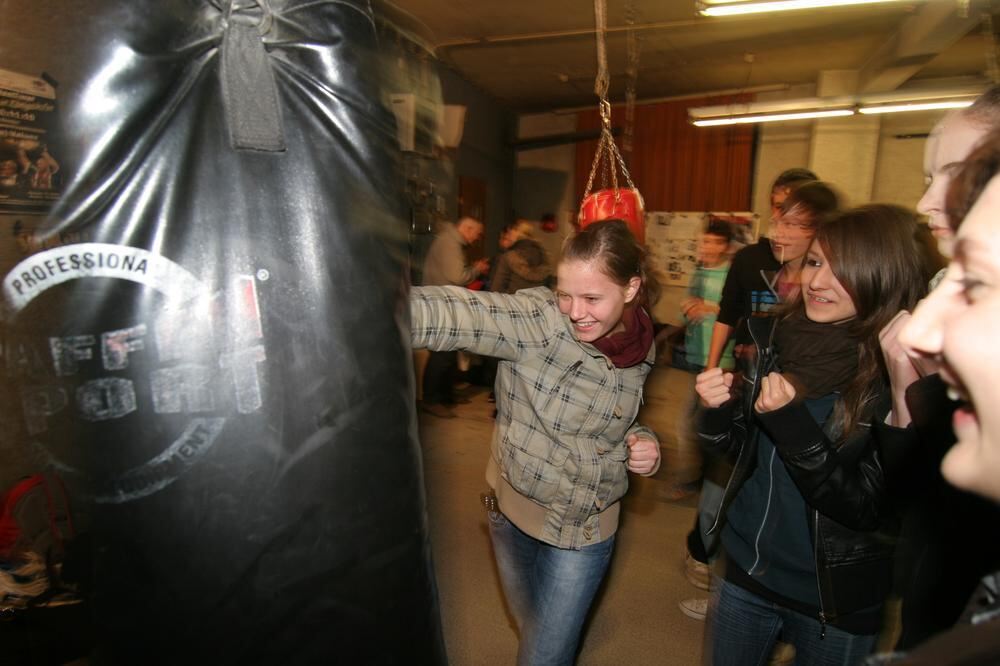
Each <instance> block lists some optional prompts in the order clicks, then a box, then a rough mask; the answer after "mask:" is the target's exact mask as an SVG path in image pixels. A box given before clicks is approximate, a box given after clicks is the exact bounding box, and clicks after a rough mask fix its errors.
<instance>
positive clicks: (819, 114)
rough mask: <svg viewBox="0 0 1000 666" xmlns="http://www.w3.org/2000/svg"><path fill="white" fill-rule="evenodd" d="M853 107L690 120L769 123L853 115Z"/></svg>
mask: <svg viewBox="0 0 1000 666" xmlns="http://www.w3.org/2000/svg"><path fill="white" fill-rule="evenodd" d="M853 115H854V109H829V110H826V111H798V112H794V113H764V114H756V115H743V116H725V117H721V118H702V119H699V120H693V121H691V124H693V125H695V126H697V127H714V126H717V125H740V124H743V123H771V122H777V121H779V120H806V119H809V118H835V117H837V116H853Z"/></svg>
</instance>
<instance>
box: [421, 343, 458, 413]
mask: <svg viewBox="0 0 1000 666" xmlns="http://www.w3.org/2000/svg"><path fill="white" fill-rule="evenodd" d="M457 371H458V352H455V351H446V352H435V351H432V352H431V355H430V357H429V358H428V359H427V367H426V368H424V387H423V388H424V404H428V405H430V404H438V405H453V404H455V393H454V392H455V373H456V372H457Z"/></svg>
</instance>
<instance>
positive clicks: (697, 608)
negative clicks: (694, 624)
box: [677, 598, 708, 621]
mask: <svg viewBox="0 0 1000 666" xmlns="http://www.w3.org/2000/svg"><path fill="white" fill-rule="evenodd" d="M677 607H678V608H680V609H681V612H682V613H684V614H685V615H687V616H688V617H690V618H694V619H695V620H702V621H704V620H705V615H706V614H707V613H708V598H705V599H685V600H684V601H682V602H680V603H679V604H677Z"/></svg>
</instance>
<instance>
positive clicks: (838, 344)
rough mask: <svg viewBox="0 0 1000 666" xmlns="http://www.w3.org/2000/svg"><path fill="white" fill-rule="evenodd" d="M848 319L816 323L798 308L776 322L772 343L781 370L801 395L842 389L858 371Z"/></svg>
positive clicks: (813, 395)
mask: <svg viewBox="0 0 1000 666" xmlns="http://www.w3.org/2000/svg"><path fill="white" fill-rule="evenodd" d="M853 329H854V327H853V326H851V325H850V322H844V323H843V324H818V323H816V322H814V321H810V320H809V319H808V318H807V317H806V316H805V313H803V312H802V311H801V310H798V311H796V312H794V313H793V314H791V315H789V316H788V317H786V318H785V319H782V320H781V321H779V322H778V324H777V329H776V330H775V332H774V347H775V349H776V350H777V352H778V366H779V367H780V368H781V373H782V374H783V375H787V376H788V377H787V378H788V380H789V381H790V382H792V384H793V385H794V386H795V389H796V392H798V393H799V394H800V395H802V396H803V397H805V398H821V397H823V396H824V395H827V394H829V393H833V392H834V391H841V392H842V391H843V390H844V389H845V388H847V385H848V384H850V382H851V379H853V378H854V376H855V375H856V374H857V372H858V344H859V342H860V339H859V338H858V336H857V335H856V334H855V333H854V330H853Z"/></svg>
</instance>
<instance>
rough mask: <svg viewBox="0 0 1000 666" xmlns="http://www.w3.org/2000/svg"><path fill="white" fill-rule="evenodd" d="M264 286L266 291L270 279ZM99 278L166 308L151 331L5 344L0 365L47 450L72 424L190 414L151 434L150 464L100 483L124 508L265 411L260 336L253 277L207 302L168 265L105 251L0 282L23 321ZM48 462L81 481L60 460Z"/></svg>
mask: <svg viewBox="0 0 1000 666" xmlns="http://www.w3.org/2000/svg"><path fill="white" fill-rule="evenodd" d="M258 275H262V276H264V277H261V278H260V279H261V280H266V279H267V275H268V273H267V271H265V270H261V271H259V272H258ZM92 277H101V278H109V277H110V278H119V279H122V280H127V281H131V282H135V283H137V284H141V285H143V286H145V287H151V288H153V289H154V290H156V291H157V292H159V294H160V295H161V297H162V298H160V299H158V301H157V302H158V306H157V307H155V309H151V308H145V309H144V310H142V316H144V317H149V320H147V321H144V322H135V323H133V324H132V325H129V326H124V327H122V326H119V327H117V328H114V329H110V330H104V331H95V330H77V331H70V334H66V335H57V336H50V337H48V338H42V339H37V338H32V337H31V334H28V335H21V336H9V337H8V338H7V339H6V340H4V341H3V348H2V352H3V358H2V362H3V366H5V370H6V373H7V375H8V377H11V378H16V379H17V380H18V381H17V384H18V385H19V386H18V388H19V391H20V399H21V400H20V401H21V408H22V413H23V415H24V424H25V427H26V430H27V432H28V434H29V435H30V436H31V437H33V438H39V439H38V441H35V442H33V445H34V446H38V447H40V449H41V450H46V449H47V448H48V446H49V445H52V444H56V443H57V442H60V441H64V440H65V439H66V438H67V437H69V439H70V440H72V438H73V435H72V433H73V431H74V428H75V426H74V423H73V421H72V419H73V418H77V419H80V420H82V421H85V422H89V423H92V424H102V423H109V422H113V421H115V420H118V419H126V418H135V416H133V415H138V416H140V417H141V418H147V417H146V416H145V415H143V414H142V413H143V412H144V411H149V412H151V413H152V414H157V415H175V416H176V415H190V418H189V419H188V420H187V421H186V426H184V427H183V429H182V430H181V431H178V430H177V427H178V425H179V424H178V422H177V421H176V420H175V419H172V420H167V421H163V422H162V423H164V424H170V428H169V429H162V426H161V428H160V429H157V428H150V429H149V431H150V432H156V433H159V434H158V436H159V437H164V436H165V438H164V441H163V442H162V446H161V447H160V450H159V452H158V453H156V454H155V455H154V456H153V457H152V458H149V459H147V460H146V461H145V462H142V463H140V464H139V465H137V466H135V467H131V468H130V469H120V470H118V472H116V473H114V474H113V475H112V476H110V477H103V478H101V479H99V480H98V485H99V488H98V490H97V491H96V493H95V500H96V501H98V502H112V503H121V502H127V501H130V500H133V499H136V498H138V497H143V496H146V495H149V494H151V493H154V492H156V491H157V490H159V489H161V488H163V487H165V486H167V485H169V484H170V483H172V482H173V481H174V480H175V479H176V478H178V477H179V476H180V475H181V474H182V473H183V472H184V471H185V470H186V469H188V468H190V467H191V466H193V465H194V464H195V463H196V462H197V461H198V460H199V459H200V458H201V457H202V456H203V455H204V453H205V452H206V451H208V450H209V449H210V448H211V446H212V444H213V443H214V441H215V439H216V438H217V437H218V436H219V435H220V434H221V433H222V432H223V429H224V428H225V424H226V421H227V419H228V418H230V417H231V416H232V415H233V414H252V413H254V412H258V411H259V410H260V409H261V408H262V406H263V405H264V393H265V386H266V384H265V383H264V381H263V380H264V377H263V376H262V371H263V367H264V366H263V364H264V363H265V362H266V361H267V353H266V349H265V346H264V328H263V322H262V317H261V311H260V302H259V300H258V294H257V283H256V279H255V277H254V276H253V275H238V276H235V277H234V278H233V279H232V281H231V282H230V283H229V284H228V285H226V287H227V288H225V289H220V290H218V291H212V290H209V289H207V288H206V286H205V285H203V284H202V283H201V282H200V281H199V280H198V279H196V278H195V277H194V276H193V275H192V274H191V273H189V272H188V271H187V270H186V269H184V268H182V267H181V266H179V265H177V264H175V263H174V262H172V261H171V260H169V259H167V258H166V257H163V256H161V255H157V254H153V253H151V252H148V251H146V250H142V249H140V248H133V247H127V246H118V245H110V244H104V243H80V244H75V245H66V246H60V247H57V248H53V249H50V250H46V251H43V252H39V253H37V254H35V255H32V256H30V257H28V258H27V259H25V260H24V261H22V262H21V263H20V264H18V265H17V266H16V267H15V268H14V269H13V270H12V271H11V272H10V273H8V275H7V276H6V277H5V278H4V281H3V297H4V300H5V301H6V306H7V312H8V313H9V314H10V315H11V316H12V317H14V318H16V316H17V314H18V312H20V311H21V310H22V309H23V308H25V307H26V306H27V305H28V304H29V303H31V301H32V300H34V299H35V298H38V297H39V296H41V295H42V294H43V293H44V292H45V291H46V290H48V289H51V288H52V287H55V286H56V285H59V284H62V283H64V282H67V281H70V280H74V279H81V278H92ZM148 302H150V303H152V302H153V301H148ZM84 319H86V318H84ZM67 323H71V322H67ZM28 330H33V329H28ZM61 332H62V331H61ZM57 419H58V420H57ZM183 423H184V421H181V424H183ZM171 430H172V434H171ZM50 431H51V432H50ZM47 433H48V434H47ZM45 437H50V438H53V439H52V440H51V441H48V440H46V439H44V438H45ZM148 444H149V443H145V444H144V446H145V447H147V448H148ZM56 448H58V447H56ZM53 451H54V450H53ZM50 455H53V456H54V455H58V454H55V453H52V454H50ZM52 463H53V464H56V465H57V466H58V467H59V468H60V469H63V470H64V471H67V472H70V473H72V472H74V470H73V468H72V466H71V465H67V464H66V463H64V462H62V461H60V460H58V459H55V458H53V460H52ZM80 473H84V472H83V471H82V470H80Z"/></svg>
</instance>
